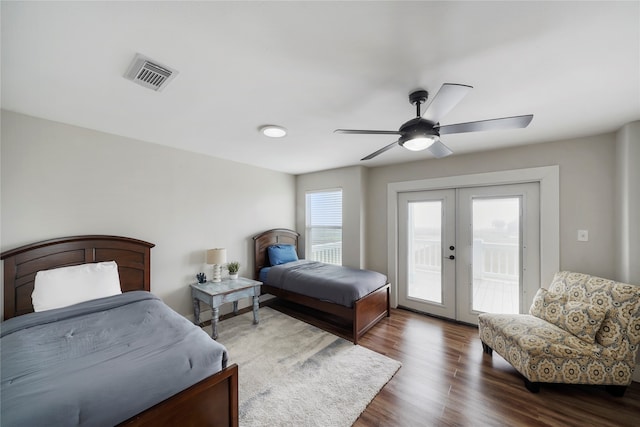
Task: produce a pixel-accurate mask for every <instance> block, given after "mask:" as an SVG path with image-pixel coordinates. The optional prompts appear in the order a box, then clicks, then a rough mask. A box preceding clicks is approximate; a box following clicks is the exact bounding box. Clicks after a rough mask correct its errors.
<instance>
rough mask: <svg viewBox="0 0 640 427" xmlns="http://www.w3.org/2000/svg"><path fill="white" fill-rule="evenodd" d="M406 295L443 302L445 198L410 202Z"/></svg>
mask: <svg viewBox="0 0 640 427" xmlns="http://www.w3.org/2000/svg"><path fill="white" fill-rule="evenodd" d="M408 211H409V215H408V216H409V218H408V234H409V235H408V236H407V237H408V238H407V242H408V245H409V247H408V248H407V249H408V251H407V253H408V254H409V256H408V257H407V258H408V259H407V262H408V268H407V272H408V277H407V279H408V280H407V296H408V297H410V298H417V299H421V300H425V301H431V302H436V303H439V304H441V303H442V201H440V200H435V201H426V202H409V203H408Z"/></svg>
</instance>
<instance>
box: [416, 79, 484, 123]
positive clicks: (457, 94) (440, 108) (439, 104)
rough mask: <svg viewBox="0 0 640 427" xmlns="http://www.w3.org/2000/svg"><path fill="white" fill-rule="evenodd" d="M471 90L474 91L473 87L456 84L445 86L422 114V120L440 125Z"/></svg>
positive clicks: (446, 84)
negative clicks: (443, 118) (442, 119)
mask: <svg viewBox="0 0 640 427" xmlns="http://www.w3.org/2000/svg"><path fill="white" fill-rule="evenodd" d="M471 89H473V86H467V85H459V84H455V83H445V84H443V85H442V87H441V88H440V90H439V91H438V93H436V96H434V97H433V100H432V101H431V103H430V104H429V106H428V107H427V109H426V110H425V111H424V113H422V118H423V119H427V120H429V121H431V122H433V123H438V122H439V121H440V119H441V118H442V117H444V116H445V115H446V114H447V113H448V112H449V111H451V110H452V109H453V107H455V106H456V105H458V103H459V102H460V101H461V100H462V98H464V97H465V95H466V94H468V93H469V92H471Z"/></svg>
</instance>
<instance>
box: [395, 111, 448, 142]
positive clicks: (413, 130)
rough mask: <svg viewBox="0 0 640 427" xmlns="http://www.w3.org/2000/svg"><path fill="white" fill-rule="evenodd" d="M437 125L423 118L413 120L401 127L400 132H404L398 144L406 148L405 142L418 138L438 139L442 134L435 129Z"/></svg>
mask: <svg viewBox="0 0 640 427" xmlns="http://www.w3.org/2000/svg"><path fill="white" fill-rule="evenodd" d="M435 125H436V124H435V123H433V122H431V121H429V120H426V119H423V118H421V117H416V118H415V119H411V120H409V121H408V122H406V123H405V124H403V125H402V126H400V129H399V131H400V132H402V135H401V136H400V138H399V139H398V143H399V144H400V145H402V146H404V143H405V142H407V141H410V140H412V139H416V138H431V139H436V138H438V137H439V136H440V134H439V133H438V131H437V130H436V129H435V128H434V126H435Z"/></svg>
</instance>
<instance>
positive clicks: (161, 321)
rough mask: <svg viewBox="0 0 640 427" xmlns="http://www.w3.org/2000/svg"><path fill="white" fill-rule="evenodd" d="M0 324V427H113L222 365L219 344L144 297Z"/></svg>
mask: <svg viewBox="0 0 640 427" xmlns="http://www.w3.org/2000/svg"><path fill="white" fill-rule="evenodd" d="M0 327H1V331H2V333H1V338H0V353H1V354H0V355H1V360H0V362H1V365H0V370H1V374H2V383H1V386H2V389H1V393H2V396H1V398H0V404H1V410H2V412H1V418H0V420H1V422H2V426H112V425H115V424H118V423H120V422H122V421H124V420H126V419H128V418H130V417H132V416H133V415H135V414H137V413H139V412H142V411H143V410H145V409H147V408H149V407H151V406H153V405H155V404H156V403H159V402H161V401H163V400H164V399H166V398H168V397H170V396H172V395H174V394H176V393H178V392H180V391H182V390H184V389H186V388H188V387H189V386H191V385H192V384H195V383H197V382H198V381H200V380H202V379H204V378H206V377H208V376H210V375H212V374H214V373H216V372H218V371H220V370H221V369H223V368H224V367H226V363H227V351H226V349H225V348H224V347H223V346H222V345H221V344H218V343H217V342H215V341H213V340H212V339H211V338H210V337H209V336H208V335H207V334H206V333H205V332H204V331H202V330H201V329H200V328H198V327H196V326H195V325H193V324H192V323H191V322H189V321H188V320H187V319H185V318H184V317H182V316H181V315H179V314H178V313H176V312H175V311H173V310H172V309H171V308H169V307H168V306H167V305H165V304H164V303H163V302H162V301H161V300H160V299H159V298H157V297H156V296H154V295H152V294H150V293H148V292H143V291H137V292H127V293H124V294H122V295H116V296H112V297H107V298H101V299H97V300H93V301H87V302H84V303H80V304H76V305H74V306H71V307H67V308H62V309H55V310H48V311H43V312H40V313H31V314H26V315H23V316H19V317H15V318H13V319H9V320H7V321H5V322H3V323H2V324H1V325H0Z"/></svg>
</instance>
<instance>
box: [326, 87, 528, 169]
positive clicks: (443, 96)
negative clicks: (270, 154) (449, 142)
mask: <svg viewBox="0 0 640 427" xmlns="http://www.w3.org/2000/svg"><path fill="white" fill-rule="evenodd" d="M471 89H473V87H471V86H467V85H461V84H455V83H445V84H443V85H442V87H441V88H440V90H439V91H438V93H436V96H435V97H434V98H433V101H431V103H430V104H429V106H428V107H427V108H426V109H425V111H424V112H423V113H420V106H421V105H422V104H424V103H425V102H426V101H427V98H428V97H429V93H428V92H427V91H426V90H422V89H420V90H416V91H414V92H411V94H409V102H411V104H413V105H415V106H416V115H417V117H416V118H415V119H411V120H409V121H408V122H406V123H405V124H403V125H402V126H400V129H398V130H360V129H336V130H335V131H334V132H337V133H345V134H365V135H400V138H399V139H398V140H397V141H395V142H392V143H391V144H389V145H387V146H385V147H382V148H381V149H379V150H378V151H375V152H373V153H371V154H369V155H368V156H366V157H364V158H362V159H361V160H370V159H373V158H374V157H376V156H378V155H379V154H382V153H384V152H385V151H387V150H390V149H391V148H393V147H394V146H395V145H396V144H397V145H399V146H401V147H404V148H406V149H408V150H411V151H421V150H424V149H427V150H429V151H430V152H431V154H433V155H434V156H435V157H436V158H438V159H440V158H442V157H446V156H448V155H450V154H452V153H453V151H451V149H449V147H447V146H446V145H444V144H443V143H442V142H441V141H440V135H447V134H454V133H465V132H478V131H484V130H499V129H515V128H525V127H527V126H528V125H529V123H531V120H532V119H533V114H528V115H525V116H514V117H503V118H501V119H489V120H480V121H477V122H467V123H457V124H453V125H444V126H440V119H441V118H442V117H444V116H445V115H446V114H447V113H448V112H449V111H451V110H452V109H453V107H455V106H456V105H457V104H458V103H459V102H460V101H461V100H462V98H464V96H465V95H466V94H467V93H469V92H470V91H471Z"/></svg>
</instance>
